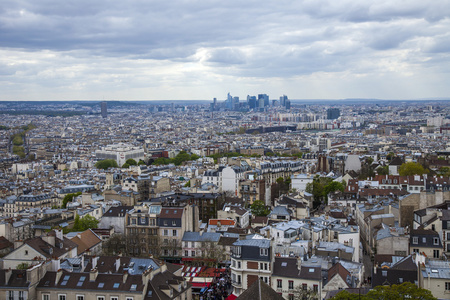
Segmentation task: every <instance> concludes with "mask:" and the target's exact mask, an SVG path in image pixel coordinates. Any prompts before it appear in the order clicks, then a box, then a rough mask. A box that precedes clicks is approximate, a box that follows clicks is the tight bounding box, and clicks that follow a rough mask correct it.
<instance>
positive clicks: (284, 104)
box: [280, 95, 288, 106]
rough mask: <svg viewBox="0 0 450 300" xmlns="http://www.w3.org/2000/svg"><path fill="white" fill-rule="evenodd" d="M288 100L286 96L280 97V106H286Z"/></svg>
mask: <svg viewBox="0 0 450 300" xmlns="http://www.w3.org/2000/svg"><path fill="white" fill-rule="evenodd" d="M287 99H288V97H287V96H286V95H283V96H281V97H280V105H281V106H286V100H287Z"/></svg>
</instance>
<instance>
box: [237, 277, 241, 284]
mask: <svg viewBox="0 0 450 300" xmlns="http://www.w3.org/2000/svg"><path fill="white" fill-rule="evenodd" d="M237 282H238V283H241V275H238V277H237Z"/></svg>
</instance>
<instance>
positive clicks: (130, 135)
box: [0, 93, 450, 300]
mask: <svg viewBox="0 0 450 300" xmlns="http://www.w3.org/2000/svg"><path fill="white" fill-rule="evenodd" d="M0 114H1V115H2V118H1V120H0V130H1V133H2V134H1V135H0V136H1V137H0V153H1V157H0V164H1V169H0V186H1V189H0V216H1V217H0V233H1V237H0V240H1V241H2V243H0V245H1V249H0V251H1V253H2V259H1V262H2V268H1V270H0V272H1V274H4V276H5V280H4V282H3V286H4V289H5V290H6V294H5V293H4V294H1V295H2V296H0V298H1V299H59V300H61V299H77V300H80V299H91V298H92V295H98V296H96V297H97V298H95V299H179V298H181V299H235V298H240V299H259V298H258V297H257V296H252V295H255V293H256V295H259V292H260V291H261V292H262V293H264V294H265V295H268V296H267V297H269V299H278V298H279V299H331V298H333V297H352V296H351V294H352V293H353V294H355V293H356V296H357V297H363V298H364V299H378V298H376V297H379V293H381V294H382V293H388V292H389V293H391V292H393V291H395V292H396V293H399V294H400V295H415V294H417V293H425V294H426V297H430V298H425V299H436V298H439V299H445V298H446V297H447V296H446V295H447V293H448V290H447V281H449V282H450V275H448V274H450V265H449V264H448V262H447V255H448V254H449V253H450V235H448V234H447V223H448V222H450V214H447V213H446V212H447V211H450V210H449V208H450V190H449V188H450V177H449V176H450V159H449V155H450V141H449V134H450V117H449V116H450V106H449V102H447V101H439V100H428V101H426V100H422V101H406V100H405V101H382V100H364V99H359V100H358V99H348V100H339V101H337V100H335V101H332V100H329V101H317V100H316V101H314V100H291V99H289V97H288V96H287V95H281V96H277V97H271V96H269V95H267V94H257V95H248V96H246V97H243V98H240V97H238V96H234V95H232V94H231V93H229V94H228V95H226V96H224V97H222V98H214V99H211V100H207V101H183V100H180V101H136V102H134V101H37V102H34V101H26V102H21V101H16V102H13V101H10V102H0ZM449 224H450V223H449ZM167 283H170V284H169V285H168V284H167ZM408 283H410V285H408ZM0 284H2V283H0ZM449 284H450V283H449ZM396 285H401V287H402V290H399V289H397V288H396ZM389 286H391V287H389ZM375 287H377V288H376V289H375ZM418 288H423V289H422V290H419V289H418ZM380 289H381V290H380ZM388 289H390V290H388ZM342 290H345V292H342ZM338 293H339V295H337V294H338ZM5 297H6V298H5ZM61 297H62V298H61ZM80 297H81V298H80ZM252 297H256V298H252ZM433 297H436V298H433ZM336 299H341V298H336Z"/></svg>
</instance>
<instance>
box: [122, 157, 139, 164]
mask: <svg viewBox="0 0 450 300" xmlns="http://www.w3.org/2000/svg"><path fill="white" fill-rule="evenodd" d="M125 163H126V164H128V165H130V166H137V162H136V161H135V160H134V159H132V158H129V159H127V160H126V161H125Z"/></svg>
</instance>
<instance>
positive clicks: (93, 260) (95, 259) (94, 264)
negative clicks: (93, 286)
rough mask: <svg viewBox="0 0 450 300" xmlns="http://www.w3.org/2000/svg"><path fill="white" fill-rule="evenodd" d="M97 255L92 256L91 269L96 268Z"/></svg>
mask: <svg viewBox="0 0 450 300" xmlns="http://www.w3.org/2000/svg"><path fill="white" fill-rule="evenodd" d="M97 262H98V257H97V256H92V269H97Z"/></svg>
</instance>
